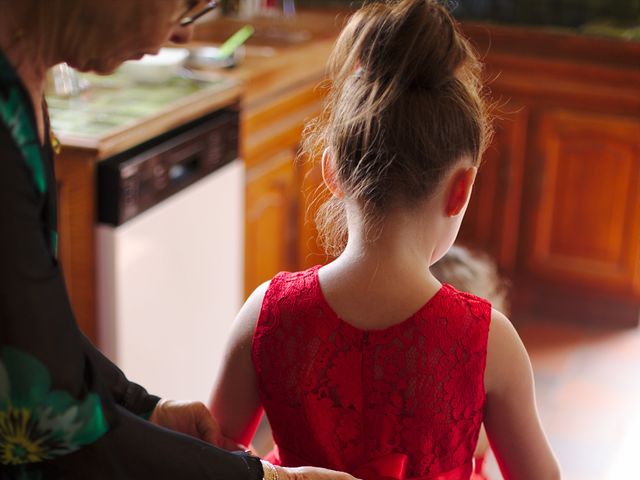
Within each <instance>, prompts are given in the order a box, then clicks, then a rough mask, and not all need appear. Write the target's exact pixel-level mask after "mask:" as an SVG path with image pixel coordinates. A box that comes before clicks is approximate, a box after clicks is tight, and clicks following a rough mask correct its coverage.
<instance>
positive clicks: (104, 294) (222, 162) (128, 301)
mask: <svg viewBox="0 0 640 480" xmlns="http://www.w3.org/2000/svg"><path fill="white" fill-rule="evenodd" d="M238 118H239V116H238V111H237V107H230V108H226V109H222V110H219V111H216V112H213V113H211V114H209V115H206V116H204V117H202V118H200V119H198V120H197V121H194V122H191V123H189V124H187V125H183V126H181V127H180V128H177V129H175V130H172V131H171V132H168V133H166V134H164V135H162V136H160V137H157V138H154V139H152V140H150V141H148V142H146V143H144V144H142V145H139V146H137V147H135V148H134V149H131V150H128V151H126V152H123V153H121V154H118V155H116V156H114V157H111V158H108V159H105V160H103V161H101V162H99V164H98V166H97V182H98V187H97V190H98V225H97V226H96V229H97V232H96V254H97V266H96V268H97V295H98V298H97V304H98V325H99V327H98V328H99V345H100V348H101V350H102V351H103V352H104V353H105V355H107V356H108V357H109V358H110V359H112V361H114V363H116V364H117V365H118V366H119V367H120V368H121V369H122V370H123V371H124V372H125V374H126V375H127V376H128V378H129V379H131V380H133V381H135V382H137V383H140V384H141V385H143V386H144V387H145V388H147V389H148V390H149V391H150V392H151V393H154V394H156V395H159V396H162V397H166V398H173V399H190V400H202V401H204V402H207V401H208V399H209V395H210V390H211V386H212V382H213V379H214V376H215V374H216V370H217V368H218V367H219V364H220V361H221V358H222V352H223V348H224V344H225V341H226V338H227V336H228V334H229V331H230V327H231V323H232V321H233V319H234V317H235V315H236V314H237V312H238V310H239V308H240V307H241V304H242V301H243V291H242V289H243V238H244V231H243V219H244V202H243V198H244V168H243V164H242V163H241V161H240V160H239V159H238V141H239V135H238Z"/></svg>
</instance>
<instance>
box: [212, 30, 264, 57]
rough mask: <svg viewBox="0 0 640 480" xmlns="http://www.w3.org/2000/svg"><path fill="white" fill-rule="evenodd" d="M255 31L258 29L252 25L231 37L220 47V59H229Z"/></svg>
mask: <svg viewBox="0 0 640 480" xmlns="http://www.w3.org/2000/svg"><path fill="white" fill-rule="evenodd" d="M255 31H256V29H255V28H253V27H252V26H251V25H245V26H244V27H242V28H241V29H240V30H238V31H237V32H236V33H234V34H233V35H231V36H230V37H229V38H228V39H227V40H226V41H225V42H224V43H223V44H222V45H220V48H219V49H218V58H220V59H224V58H229V57H230V56H231V55H233V52H235V51H236V48H238V47H239V46H240V45H242V44H243V43H244V42H246V41H247V40H248V39H249V37H250V36H251V35H253V32H255Z"/></svg>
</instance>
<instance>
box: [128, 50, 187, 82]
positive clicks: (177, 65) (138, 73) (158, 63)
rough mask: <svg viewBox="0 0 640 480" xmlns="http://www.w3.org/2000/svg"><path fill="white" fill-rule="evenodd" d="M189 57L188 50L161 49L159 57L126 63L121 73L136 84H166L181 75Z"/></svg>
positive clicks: (148, 56) (150, 56)
mask: <svg viewBox="0 0 640 480" xmlns="http://www.w3.org/2000/svg"><path fill="white" fill-rule="evenodd" d="M188 56H189V50H187V49H186V48H161V49H160V51H159V52H158V54H157V55H145V56H144V57H142V58H141V59H140V60H129V61H127V62H124V63H123V64H122V66H121V67H120V69H119V72H121V73H122V74H123V75H125V76H127V77H128V78H130V79H131V80H133V81H134V82H139V83H165V82H168V81H169V80H171V79H172V78H174V77H176V76H178V75H179V74H180V70H181V69H182V66H183V65H184V62H185V60H186V59H187V57H188Z"/></svg>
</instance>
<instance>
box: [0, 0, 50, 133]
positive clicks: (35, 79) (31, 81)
mask: <svg viewBox="0 0 640 480" xmlns="http://www.w3.org/2000/svg"><path fill="white" fill-rule="evenodd" d="M2 6H3V9H4V10H6V14H5V15H3V16H2V17H0V49H2V51H3V53H4V55H5V56H6V58H7V60H8V61H9V63H11V65H13V67H14V69H15V70H16V73H17V75H18V77H19V78H20V80H21V81H22V83H23V84H24V86H25V88H26V90H27V93H28V94H29V96H30V98H31V102H32V104H33V109H34V114H35V118H36V123H37V128H38V138H39V139H40V143H43V142H44V139H45V131H44V130H45V127H44V124H45V122H44V116H43V113H42V108H41V105H42V100H43V98H44V90H45V83H46V77H47V70H48V69H49V68H50V67H52V66H53V65H55V64H56V63H58V61H56V60H55V59H53V58H48V57H51V55H47V53H46V52H53V51H54V49H53V48H51V46H52V42H51V39H48V40H47V39H45V37H46V33H45V32H40V31H35V30H32V31H29V30H27V28H26V22H24V21H23V19H25V18H27V15H29V12H28V11H25V9H24V8H22V7H20V6H19V4H13V3H11V4H8V3H6V2H3V3H2ZM38 8H39V7H38ZM42 45H47V48H46V51H45V49H43V48H41V46H42Z"/></svg>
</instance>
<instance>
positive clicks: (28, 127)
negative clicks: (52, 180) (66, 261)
mask: <svg viewBox="0 0 640 480" xmlns="http://www.w3.org/2000/svg"><path fill="white" fill-rule="evenodd" d="M0 123H2V124H4V125H5V126H6V127H7V129H8V130H9V133H10V134H11V137H12V138H13V141H14V142H15V144H16V146H17V147H18V149H19V150H20V152H21V153H22V157H23V159H24V162H25V165H26V166H27V168H28V169H29V171H30V172H31V177H32V178H33V182H34V184H35V187H36V189H37V191H38V193H39V194H41V195H45V194H46V192H47V188H48V185H47V174H46V171H45V166H44V160H43V158H42V150H41V148H40V142H39V140H38V135H37V132H36V129H35V124H34V119H33V115H32V113H31V102H30V100H29V99H28V97H27V94H26V91H25V90H24V88H23V87H22V83H21V82H20V80H19V79H18V76H17V74H16V73H15V71H14V69H13V67H12V66H11V64H10V63H9V61H8V60H7V59H6V58H5V57H4V55H3V54H2V52H0ZM49 243H50V245H51V253H52V255H53V256H54V257H57V256H58V232H57V231H56V230H55V229H52V230H51V232H50V239H49Z"/></svg>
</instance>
